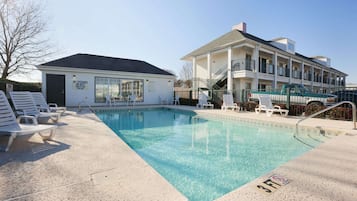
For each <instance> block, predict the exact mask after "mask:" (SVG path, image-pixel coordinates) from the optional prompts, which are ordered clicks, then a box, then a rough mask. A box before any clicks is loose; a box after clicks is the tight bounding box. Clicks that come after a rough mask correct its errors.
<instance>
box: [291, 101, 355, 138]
mask: <svg viewBox="0 0 357 201" xmlns="http://www.w3.org/2000/svg"><path fill="white" fill-rule="evenodd" d="M342 104H350V105H351V106H352V121H353V129H354V130H356V105H355V104H354V103H352V102H351V101H342V102H339V103H337V104H335V105H332V106H330V107H328V108H325V109H323V110H321V111H318V112H316V113H314V114H311V115H310V116H308V117H305V118H303V119H300V120H299V121H298V122H296V124H295V133H294V137H296V135H297V134H298V132H299V129H298V126H299V124H300V123H301V122H303V121H305V120H307V119H310V118H312V117H315V116H317V115H319V114H321V113H324V112H326V111H329V110H331V109H333V108H335V107H337V106H340V105H342Z"/></svg>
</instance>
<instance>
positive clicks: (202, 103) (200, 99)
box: [196, 93, 214, 109]
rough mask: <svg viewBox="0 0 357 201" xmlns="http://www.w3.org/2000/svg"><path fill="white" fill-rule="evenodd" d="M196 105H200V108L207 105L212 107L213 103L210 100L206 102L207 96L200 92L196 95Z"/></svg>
mask: <svg viewBox="0 0 357 201" xmlns="http://www.w3.org/2000/svg"><path fill="white" fill-rule="evenodd" d="M196 107H198V108H200V107H201V108H205V107H208V108H211V109H213V107H214V105H213V104H212V103H211V102H208V101H207V96H206V94H203V93H201V94H200V95H199V96H198V103H197V105H196Z"/></svg>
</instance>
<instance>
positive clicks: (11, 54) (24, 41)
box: [0, 0, 51, 79]
mask: <svg viewBox="0 0 357 201" xmlns="http://www.w3.org/2000/svg"><path fill="white" fill-rule="evenodd" d="M41 7H42V6H41V5H40V4H38V2H37V3H35V2H34V1H31V0H0V23H1V24H0V27H1V30H0V32H1V33H0V73H1V78H2V79H6V78H7V77H8V76H9V75H12V74H15V73H28V72H30V71H31V70H33V69H34V64H36V62H39V61H40V59H42V58H44V57H45V56H48V55H49V54H50V51H49V49H51V48H50V47H49V43H48V40H47V39H44V36H43V34H44V32H45V31H46V29H45V28H46V23H45V22H44V21H43V19H42V17H41V16H42V15H41V14H42V12H41V11H42V10H41Z"/></svg>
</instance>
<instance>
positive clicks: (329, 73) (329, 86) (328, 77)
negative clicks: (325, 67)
mask: <svg viewBox="0 0 357 201" xmlns="http://www.w3.org/2000/svg"><path fill="white" fill-rule="evenodd" d="M327 84H328V88H329V89H330V90H331V71H329V72H328V75H327Z"/></svg>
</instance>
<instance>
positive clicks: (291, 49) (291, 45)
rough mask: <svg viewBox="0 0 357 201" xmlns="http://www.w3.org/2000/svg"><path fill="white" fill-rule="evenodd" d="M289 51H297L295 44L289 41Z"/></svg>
mask: <svg viewBox="0 0 357 201" xmlns="http://www.w3.org/2000/svg"><path fill="white" fill-rule="evenodd" d="M288 51H290V52H295V47H294V44H292V43H288Z"/></svg>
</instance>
